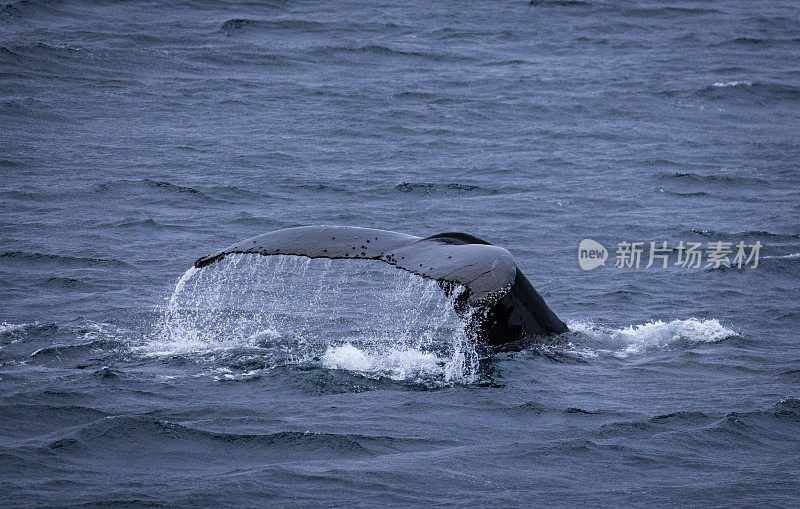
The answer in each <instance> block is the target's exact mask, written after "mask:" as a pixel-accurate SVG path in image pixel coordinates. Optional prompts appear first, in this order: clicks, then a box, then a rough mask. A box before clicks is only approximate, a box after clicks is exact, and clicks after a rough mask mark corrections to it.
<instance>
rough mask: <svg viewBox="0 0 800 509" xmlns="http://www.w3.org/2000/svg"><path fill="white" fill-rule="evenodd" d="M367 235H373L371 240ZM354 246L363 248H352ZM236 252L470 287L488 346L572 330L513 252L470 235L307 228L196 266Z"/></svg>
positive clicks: (469, 301) (266, 237)
mask: <svg viewBox="0 0 800 509" xmlns="http://www.w3.org/2000/svg"><path fill="white" fill-rule="evenodd" d="M368 237H369V238H370V239H372V238H374V240H373V241H372V242H369V240H368V239H367V238H368ZM367 243H369V244H368V245H367ZM356 245H360V246H361V248H362V251H360V252H358V251H356V252H355V253H354V252H353V251H354V250H355V246H356ZM232 253H253V254H256V253H257V254H261V255H278V254H280V255H297V256H307V257H309V258H331V259H337V258H347V259H365V260H380V261H383V262H385V263H389V264H390V265H393V266H395V267H398V268H400V269H403V270H406V271H408V272H411V273H414V274H417V275H419V276H422V277H425V278H430V279H434V280H436V281H438V282H439V284H440V286H441V287H442V288H443V289H444V290H445V292H448V293H450V292H452V289H453V285H460V286H463V287H465V288H466V290H467V291H466V292H465V293H464V297H463V298H462V299H460V300H461V302H460V303H457V304H456V311H463V309H465V306H466V305H468V306H471V307H475V308H481V309H482V310H483V311H484V312H482V313H474V314H473V316H475V317H479V318H476V319H478V320H479V323H476V324H475V325H476V330H477V331H478V334H479V337H480V339H481V340H482V341H484V342H486V343H489V344H502V343H507V342H510V341H517V340H519V339H521V338H523V337H525V336H531V335H543V334H559V333H563V332H567V331H568V329H567V326H566V324H564V322H563V321H561V320H560V319H559V318H558V317H557V316H556V315H555V313H553V311H551V310H550V308H549V307H548V306H547V304H546V303H545V302H544V299H543V298H542V297H541V295H539V293H538V292H537V291H536V289H535V288H534V287H533V286H532V285H531V283H530V282H529V281H528V279H527V278H526V277H525V275H524V274H522V272H521V271H520V270H519V268H517V266H516V264H515V263H514V258H513V257H512V256H511V253H509V252H508V251H507V250H506V249H503V248H502V247H499V246H494V245H492V244H490V243H488V242H486V241H485V240H482V239H479V238H477V237H474V236H472V235H469V234H466V233H458V232H448V233H440V234H438V235H432V236H430V237H425V238H422V237H417V236H414V235H407V234H404V233H397V232H392V231H386V230H375V229H371V228H358V227H352V226H302V227H299V228H288V229H285V230H277V231H273V232H269V233H265V234H263V235H259V236H257V237H253V238H251V239H247V240H245V241H242V242H239V243H237V244H233V245H232V246H229V247H227V248H225V249H223V250H222V251H220V252H219V253H216V254H213V255H208V256H204V257H202V258H200V259H199V260H197V261H196V262H195V267H205V266H207V265H210V264H212V263H214V262H216V261H218V260H220V259H222V258H224V257H225V256H226V255H228V254H232ZM459 308H461V309H459Z"/></svg>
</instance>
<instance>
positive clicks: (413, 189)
mask: <svg viewBox="0 0 800 509" xmlns="http://www.w3.org/2000/svg"><path fill="white" fill-rule="evenodd" d="M394 188H395V189H397V190H398V191H401V192H403V193H415V194H436V195H448V194H455V195H460V194H476V195H492V194H497V191H496V190H494V189H486V188H483V187H480V186H476V185H471V184H459V183H456V182H452V183H444V184H438V183H433V182H402V183H400V184H397V185H396V186H394Z"/></svg>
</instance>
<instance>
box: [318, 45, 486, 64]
mask: <svg viewBox="0 0 800 509" xmlns="http://www.w3.org/2000/svg"><path fill="white" fill-rule="evenodd" d="M307 51H308V53H309V54H311V55H316V56H320V57H324V58H329V57H332V56H341V55H355V56H375V57H383V58H385V57H395V58H410V59H424V60H430V61H433V62H456V61H458V62H473V61H475V60H476V57H474V56H468V55H462V54H459V53H454V52H443V51H440V52H434V51H423V50H419V49H407V48H393V47H389V46H383V45H380V44H367V45H363V46H347V45H345V46H317V47H314V48H310V49H309V50H307Z"/></svg>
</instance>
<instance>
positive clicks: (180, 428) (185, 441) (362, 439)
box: [42, 416, 451, 464]
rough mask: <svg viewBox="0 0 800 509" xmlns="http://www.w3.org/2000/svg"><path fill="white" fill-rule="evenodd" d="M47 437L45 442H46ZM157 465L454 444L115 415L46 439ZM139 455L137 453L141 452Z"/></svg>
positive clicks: (59, 448)
mask: <svg viewBox="0 0 800 509" xmlns="http://www.w3.org/2000/svg"><path fill="white" fill-rule="evenodd" d="M43 438H44V437H43ZM131 439H135V440H137V441H141V447H142V449H143V450H146V451H147V453H148V454H149V455H151V456H153V457H154V458H158V461H161V462H163V461H175V462H180V461H183V459H181V458H182V455H178V456H181V457H176V455H175V454H174V451H175V450H176V449H187V450H191V451H197V450H200V449H203V450H207V451H214V452H215V454H231V453H233V454H236V457H237V461H239V462H242V461H254V462H256V463H258V464H262V463H263V462H276V461H277V462H285V461H287V460H291V459H302V460H309V459H320V458H328V457H332V458H337V459H339V458H342V457H351V458H352V457H370V456H378V455H383V454H395V453H399V452H416V451H425V450H429V449H432V448H439V447H442V446H447V445H450V444H451V443H450V442H447V441H444V440H431V439H419V438H406V437H394V436H383V435H363V434H339V433H320V432H308V431H275V432H272V433H263V434H258V433H251V434H239V433H226V432H221V431H213V430H206V429H201V428H196V427H191V426H187V425H184V424H179V423H176V422H172V421H168V420H161V419H158V418H155V417H150V416H113V417H104V418H100V419H97V420H95V421H93V422H91V423H89V424H88V425H84V426H82V427H80V428H79V429H77V430H74V429H73V430H69V431H67V432H66V433H63V434H62V435H61V437H59V438H57V439H55V440H53V439H52V438H50V439H49V440H47V441H46V442H45V443H44V445H43V447H42V448H43V449H44V450H46V451H48V452H50V453H54V454H69V455H70V456H71V457H74V456H76V455H85V456H94V455H96V454H102V455H103V456H105V457H108V456H109V455H114V456H115V461H124V460H126V459H128V458H133V457H134V456H131V449H130V441H131ZM137 454H138V453H137Z"/></svg>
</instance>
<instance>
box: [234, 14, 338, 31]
mask: <svg viewBox="0 0 800 509" xmlns="http://www.w3.org/2000/svg"><path fill="white" fill-rule="evenodd" d="M220 29H221V30H222V31H223V32H226V33H229V34H230V33H231V32H239V31H244V30H251V29H259V30H295V31H299V32H311V31H315V30H325V29H328V27H327V26H326V25H325V23H320V22H319V21H308V20H302V19H278V20H265V19H251V18H233V19H229V20H227V21H226V22H224V23H223V24H222V26H221V27H220Z"/></svg>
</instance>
